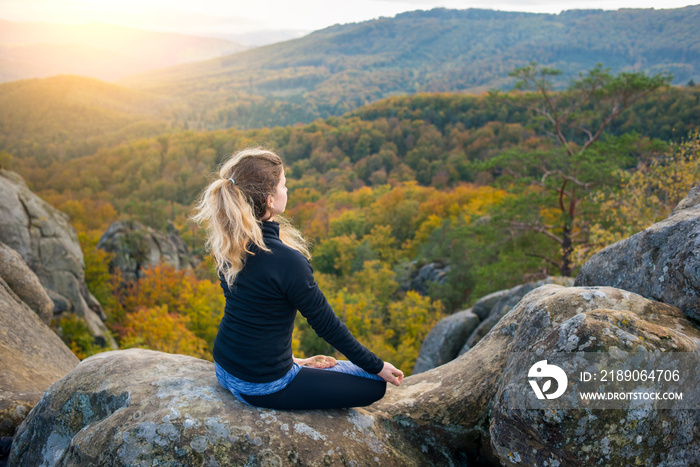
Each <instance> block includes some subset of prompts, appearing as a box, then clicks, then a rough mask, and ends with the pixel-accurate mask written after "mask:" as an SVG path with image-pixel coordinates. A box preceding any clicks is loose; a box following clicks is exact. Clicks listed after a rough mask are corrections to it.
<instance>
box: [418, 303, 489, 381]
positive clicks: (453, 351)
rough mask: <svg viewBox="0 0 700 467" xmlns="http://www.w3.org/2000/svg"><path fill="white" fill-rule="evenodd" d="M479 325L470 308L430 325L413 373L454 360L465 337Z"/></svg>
mask: <svg viewBox="0 0 700 467" xmlns="http://www.w3.org/2000/svg"><path fill="white" fill-rule="evenodd" d="M478 325H479V317H478V316H476V315H475V314H474V313H472V310H471V309H469V310H463V311H459V312H457V313H454V314H452V315H450V316H448V317H446V318H443V319H441V320H440V321H438V323H437V324H436V325H435V326H433V327H432V329H431V330H430V332H429V333H428V335H427V336H426V337H425V340H424V341H423V344H422V345H421V347H420V352H419V353H418V358H417V359H416V364H415V365H414V366H413V373H414V374H415V373H420V372H422V371H428V370H431V369H433V368H435V367H437V366H440V365H442V364H443V363H447V362H449V361H450V360H454V359H455V358H456V357H457V354H458V353H459V351H460V350H461V349H462V347H463V346H464V342H465V341H466V340H467V337H469V335H470V334H471V333H472V332H473V331H474V329H476V327H477V326H478Z"/></svg>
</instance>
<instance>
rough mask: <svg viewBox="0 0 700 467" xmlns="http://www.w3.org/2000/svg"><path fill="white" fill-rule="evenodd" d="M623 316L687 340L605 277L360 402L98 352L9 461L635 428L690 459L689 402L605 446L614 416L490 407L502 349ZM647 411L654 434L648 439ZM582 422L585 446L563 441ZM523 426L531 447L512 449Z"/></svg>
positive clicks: (664, 315) (116, 460)
mask: <svg viewBox="0 0 700 467" xmlns="http://www.w3.org/2000/svg"><path fill="white" fill-rule="evenodd" d="M622 316H624V317H625V319H623V320H621V319H620V317H622ZM629 320H634V326H635V327H636V329H639V331H638V335H640V336H644V338H645V339H648V341H649V342H648V343H646V344H645V345H646V346H647V348H648V349H658V350H660V349H666V350H668V351H676V350H677V349H676V348H674V347H673V344H674V343H675V344H676V345H677V346H678V349H687V348H689V347H691V343H694V344H695V345H696V346H697V345H698V343H699V342H700V332H698V329H697V328H695V327H694V326H693V325H692V324H691V323H690V322H689V321H688V320H687V319H686V318H685V317H684V316H683V314H682V313H681V312H680V310H678V309H677V308H675V307H673V306H670V305H666V304H661V303H657V302H652V301H650V300H647V299H645V298H643V297H641V296H639V295H636V294H632V293H629V292H626V291H622V290H618V289H613V288H607V287H600V288H566V287H561V286H557V285H545V286H543V287H540V288H538V289H536V290H534V291H532V292H530V293H529V294H527V295H526V296H525V297H524V298H523V299H522V300H521V302H520V303H519V304H518V305H517V306H516V307H515V308H514V309H513V310H512V311H510V313H508V314H507V315H506V316H505V317H503V319H502V320H501V321H500V322H499V323H498V324H497V325H496V326H495V327H494V328H493V329H492V330H491V332H490V333H489V334H488V335H487V336H486V337H485V338H484V339H482V340H481V341H479V343H478V344H477V345H476V346H475V347H474V348H473V349H471V350H470V351H469V352H467V353H466V354H464V355H463V356H461V357H459V358H457V359H455V360H453V361H452V362H449V363H447V364H445V365H442V366H440V367H438V368H436V369H433V370H430V371H427V372H425V373H420V374H418V375H414V376H411V377H408V378H406V379H405V380H404V382H403V384H402V385H401V387H398V388H394V387H389V389H388V391H387V395H386V396H385V397H384V398H383V399H382V400H380V401H378V402H377V403H375V404H373V405H372V406H370V407H368V408H365V409H349V410H334V411H290V412H286V411H275V410H267V409H257V408H253V407H250V406H247V405H244V404H242V403H240V402H238V401H237V400H236V399H235V398H234V397H233V396H232V395H231V394H229V393H227V392H226V391H225V390H223V389H222V388H221V387H220V386H219V385H218V383H217V381H216V378H215V376H214V369H213V364H212V363H209V362H205V361H203V360H198V359H195V358H192V357H185V356H181V355H170V354H164V353H159V352H153V351H147V350H135V349H132V350H125V351H115V352H107V353H103V354H98V355H95V356H93V357H90V358H88V359H86V360H83V361H82V362H81V363H80V365H78V367H77V368H75V369H74V370H73V371H72V372H71V373H69V374H68V375H66V377H64V378H63V379H61V380H60V381H58V382H57V383H55V384H54V385H53V386H51V388H49V390H48V391H47V392H46V394H45V395H44V398H43V399H42V401H41V402H40V404H38V405H37V407H36V408H35V409H34V410H33V411H32V412H31V413H30V414H29V416H28V417H27V419H26V420H25V422H24V423H23V424H22V426H21V427H20V428H19V430H18V432H17V435H16V437H15V440H14V444H13V447H12V453H11V456H10V464H11V465H16V466H23V465H31V466H34V465H46V466H52V465H89V464H90V463H92V464H93V465H113V466H126V465H146V464H147V465H155V464H158V465H163V464H166V465H221V466H224V465H292V464H301V465H332V464H337V465H401V466H403V465H440V466H441V465H470V464H472V463H474V464H479V463H482V464H483V463H490V464H493V465H497V464H499V463H501V464H503V465H505V464H508V465H510V463H511V462H514V459H516V460H517V459H521V460H522V461H521V464H522V465H585V464H601V465H602V464H605V465H625V464H634V463H635V462H637V460H636V459H637V458H636V457H635V456H636V451H635V449H636V447H635V446H637V445H638V444H639V443H638V441H637V440H638V439H639V437H641V439H642V440H643V441H644V443H646V444H645V451H644V457H643V462H645V463H646V465H691V464H693V463H694V462H695V463H697V462H698V459H697V456H698V454H697V453H698V452H700V449H699V447H700V432H699V430H700V423H698V420H697V417H698V415H695V413H691V414H685V416H681V415H680V414H675V413H666V414H659V413H657V412H651V413H649V414H646V415H645V416H649V417H651V418H652V421H651V422H650V423H649V424H646V423H639V422H630V426H629V428H627V427H625V428H624V429H622V430H621V434H620V436H619V437H618V438H615V439H614V441H613V443H615V444H616V445H615V448H616V449H611V445H610V439H611V435H610V430H612V429H613V428H614V427H612V426H609V425H602V424H595V423H590V424H589V421H590V420H592V419H591V414H590V413H589V412H590V411H586V410H583V409H574V410H570V411H569V412H568V413H567V414H566V417H568V418H569V419H571V420H570V421H569V420H567V422H566V423H560V424H558V425H556V426H553V422H552V421H551V420H548V423H535V420H537V419H536V417H538V416H539V417H540V419H541V418H542V417H547V416H548V415H547V414H548V412H549V411H541V412H538V413H533V414H532V415H531V418H532V419H533V421H532V422H531V421H530V420H529V419H527V420H524V421H522V423H524V424H520V422H521V419H520V418H517V417H518V416H517V415H514V414H513V413H511V412H509V411H506V410H504V409H503V408H501V407H498V404H499V402H501V401H500V399H499V398H501V397H503V394H504V391H505V389H507V388H509V387H510V386H511V385H512V384H515V383H517V382H518V381H519V380H522V379H523V376H522V375H518V374H510V373H508V370H509V366H508V365H509V358H510V357H511V356H512V355H513V354H514V353H517V352H520V351H528V350H534V349H537V348H540V347H546V348H549V349H551V350H553V351H556V352H575V351H581V350H585V349H586V348H587V344H588V345H590V344H589V343H590V342H591V341H596V340H597V341H598V342H602V344H601V345H600V346H599V347H598V350H611V349H613V348H615V347H618V346H623V345H627V344H626V343H627V342H628V341H630V339H631V338H630V336H631V335H632V333H630V332H629ZM603 322H604V323H605V324H604V325H601V323H603ZM635 332H637V331H635ZM562 335H563V336H564V338H565V340H566V343H563V344H562V345H560V346H559V347H557V345H559V344H558V343H554V342H553V339H554V337H553V336H562ZM654 336H656V338H654ZM574 337H576V339H574ZM577 339H578V340H577ZM557 342H558V341H557ZM504 406H505V405H504ZM615 411H617V413H615V416H616V417H619V418H618V419H619V420H621V419H623V418H624V419H626V420H630V421H633V420H638V419H639V414H638V413H637V412H636V411H635V410H633V409H628V408H621V409H613V410H612V411H611V413H612V412H615ZM696 412H697V411H696ZM611 417H612V415H611ZM635 417H636V418H635ZM607 419H608V418H606V420H607ZM513 420H515V421H517V422H518V423H513ZM508 424H510V425H511V426H506V425H508ZM659 424H661V426H662V427H663V430H664V433H665V434H664V436H665V438H664V441H663V443H656V444H652V443H650V442H649V441H650V440H651V439H652V437H653V436H656V434H655V433H654V432H653V431H652V430H654V429H656V428H657V427H658V426H659ZM632 425H634V429H632ZM589 426H590V429H589V428H588V427H589ZM581 427H586V429H585V430H583V431H584V432H585V436H586V439H585V442H586V444H585V447H586V449H582V448H583V447H584V446H579V445H576V443H575V442H574V440H576V439H580V438H581V436H582V435H580V434H579V433H580V432H581ZM504 430H510V431H504ZM606 438H607V441H606ZM528 440H534V441H533V443H536V444H533V445H536V446H537V452H535V453H532V449H531V450H530V451H529V452H525V451H524V450H523V443H526V442H527V441H528ZM618 448H619V449H618ZM514 449H516V450H514ZM514 453H515V454H517V456H514ZM533 459H534V461H533ZM542 459H548V460H547V464H545V463H544V462H543V461H542Z"/></svg>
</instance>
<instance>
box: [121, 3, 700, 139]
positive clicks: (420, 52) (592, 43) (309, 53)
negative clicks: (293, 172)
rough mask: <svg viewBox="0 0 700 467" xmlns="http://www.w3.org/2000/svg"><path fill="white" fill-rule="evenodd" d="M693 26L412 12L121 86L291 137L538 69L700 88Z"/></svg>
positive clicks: (215, 121) (641, 16) (573, 16)
mask: <svg viewBox="0 0 700 467" xmlns="http://www.w3.org/2000/svg"><path fill="white" fill-rule="evenodd" d="M698 24H700V6H690V7H685V8H679V9H668V10H654V9H623V10H617V11H603V10H571V11H564V12H562V13H561V14H558V15H553V14H536V13H518V12H500V11H492V10H479V9H469V10H447V9H433V10H430V11H413V12H408V13H402V14H399V15H397V16H396V17H394V18H380V19H377V20H373V21H366V22H362V23H353V24H344V25H336V26H332V27H329V28H326V29H323V30H320V31H316V32H314V33H312V34H310V35H308V36H305V37H303V38H300V39H295V40H290V41H287V42H283V43H277V44H273V45H269V46H265V47H260V48H256V49H252V50H248V51H244V52H240V53H236V54H234V55H229V56H226V57H221V58H216V59H212V60H208V61H204V62H200V63H193V64H188V65H180V66H176V67H171V68H167V69H164V70H158V71H153V72H148V73H144V74H140V75H136V76H132V77H129V78H125V79H124V80H122V81H121V82H122V83H123V84H125V85H127V86H131V87H134V88H137V89H141V90H146V91H151V92H156V93H162V94H165V95H170V96H178V97H182V98H185V99H188V100H189V102H190V104H191V105H192V106H193V109H194V111H195V112H194V114H193V115H195V114H196V116H195V117H193V116H192V115H190V116H189V117H188V121H187V122H186V123H187V124H188V125H189V126H190V127H199V128H221V127H231V126H236V127H244V128H252V127H260V126H273V125H287V124H293V123H296V122H309V121H311V120H313V119H315V118H318V117H327V116H330V115H340V114H342V113H344V112H346V111H349V110H352V109H354V108H357V107H359V106H360V105H363V104H366V103H369V102H373V101H376V100H378V99H381V98H384V97H388V96H392V95H400V94H410V93H416V92H441V91H447V92H483V91H486V90H488V89H492V88H500V89H508V88H510V86H511V83H512V81H511V79H510V78H509V77H508V72H510V71H511V70H513V69H514V68H515V67H517V66H522V65H525V64H527V63H529V62H531V61H537V62H539V63H541V64H545V65H549V66H554V67H557V68H559V69H561V70H562V71H563V72H564V74H563V76H562V80H561V83H565V82H567V81H568V79H569V78H571V77H574V76H577V75H578V73H580V72H583V71H587V70H589V69H591V68H592V67H593V66H595V64H597V63H598V62H601V63H603V65H604V66H605V67H610V68H611V69H612V71H613V72H620V71H644V72H647V73H650V74H655V73H659V72H671V73H673V75H674V83H686V82H688V81H689V80H690V79H693V80H695V81H696V82H697V81H700V34H698V28H697V25H698Z"/></svg>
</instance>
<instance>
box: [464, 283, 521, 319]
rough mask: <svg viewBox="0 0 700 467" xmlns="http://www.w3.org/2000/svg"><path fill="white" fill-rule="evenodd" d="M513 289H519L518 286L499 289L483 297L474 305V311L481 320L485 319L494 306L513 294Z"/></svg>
mask: <svg viewBox="0 0 700 467" xmlns="http://www.w3.org/2000/svg"><path fill="white" fill-rule="evenodd" d="M518 287H519V286H518ZM513 290H517V287H515V288H513V289H506V290H499V291H497V292H494V293H491V294H488V295H486V296H484V297H481V298H480V299H479V300H478V301H477V302H476V303H475V304H474V306H473V307H472V311H473V312H474V314H475V315H477V316H478V317H479V319H480V320H482V321H483V320H485V319H486V318H488V316H489V315H490V314H491V310H492V309H493V306H494V305H495V304H496V303H498V302H499V301H500V300H501V299H504V298H505V299H507V297H509V296H510V295H512V293H513Z"/></svg>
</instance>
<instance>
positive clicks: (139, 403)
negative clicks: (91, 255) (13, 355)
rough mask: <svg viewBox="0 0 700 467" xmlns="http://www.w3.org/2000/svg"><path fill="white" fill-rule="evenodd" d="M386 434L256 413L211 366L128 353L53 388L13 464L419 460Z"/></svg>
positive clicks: (18, 441) (355, 421)
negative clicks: (220, 380)
mask: <svg viewBox="0 0 700 467" xmlns="http://www.w3.org/2000/svg"><path fill="white" fill-rule="evenodd" d="M127 375H128V376H127ZM384 435H385V434H384V433H383V431H382V427H381V423H380V422H379V421H378V420H377V419H376V418H375V417H374V416H373V415H371V414H370V413H369V412H367V411H365V410H362V409H354V410H332V411H331V410H329V411H307V412H302V411H288V412H285V411H275V410H267V409H257V408H254V407H251V406H247V405H245V404H243V403H241V402H239V401H237V400H236V399H235V398H234V397H233V396H232V395H231V393H229V392H227V391H226V390H225V389H223V388H222V387H221V386H219V384H218V382H217V380H216V377H215V375H214V365H213V363H210V362H206V361H204V360H199V359H196V358H193V357H188V356H184V355H172V354H165V353H160V352H154V351H150V350H142V349H130V350H123V351H114V352H106V353H102V354H97V355H95V356H92V357H90V358H87V359H85V360H83V361H82V362H81V363H80V365H79V366H78V367H77V368H76V369H75V370H74V371H73V372H71V373H70V374H69V375H68V376H67V377H66V378H64V379H62V380H61V381H59V382H58V383H56V384H55V385H53V386H52V387H51V388H50V389H49V390H48V391H47V393H46V395H45V396H44V399H43V400H42V403H41V405H40V406H38V407H37V408H36V409H35V410H34V411H33V412H32V413H31V415H30V417H29V419H28V420H27V423H26V424H24V425H23V426H22V428H21V429H20V432H19V433H18V434H17V436H16V437H15V439H14V444H13V446H12V453H11V456H10V464H11V465H14V466H24V465H31V466H35V465H48V466H51V465H89V464H90V463H92V464H93V465H110V466H130V465H156V464H157V465H221V466H227V465H228V466H234V465H291V464H299V465H319V464H323V463H324V462H326V463H328V464H329V465H330V464H331V463H334V464H336V465H397V466H398V465H413V464H415V462H414V461H413V459H412V455H418V452H417V450H416V449H411V448H408V449H407V450H406V451H399V450H397V449H393V448H392V447H391V446H390V444H388V443H387V440H386V438H385V436H384ZM36 443H38V444H36Z"/></svg>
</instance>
